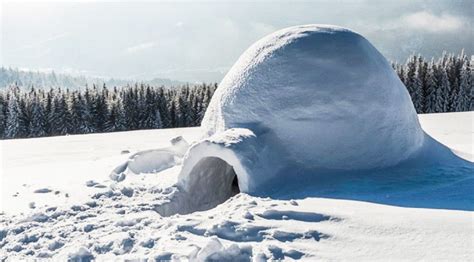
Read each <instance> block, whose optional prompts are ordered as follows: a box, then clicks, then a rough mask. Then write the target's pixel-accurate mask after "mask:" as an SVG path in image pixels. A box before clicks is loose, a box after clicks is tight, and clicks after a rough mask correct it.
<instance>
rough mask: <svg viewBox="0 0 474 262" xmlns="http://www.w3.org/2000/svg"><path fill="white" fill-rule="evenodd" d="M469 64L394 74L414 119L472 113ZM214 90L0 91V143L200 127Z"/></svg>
mask: <svg viewBox="0 0 474 262" xmlns="http://www.w3.org/2000/svg"><path fill="white" fill-rule="evenodd" d="M472 66H473V60H472V57H471V58H469V57H468V56H466V55H465V54H464V53H461V54H460V55H457V56H455V55H453V54H446V53H444V54H443V55H442V56H441V58H439V59H438V60H437V61H435V60H434V59H431V61H429V62H428V61H427V60H426V59H425V58H423V57H421V56H419V55H413V56H411V57H410V58H409V59H408V60H407V62H406V63H404V64H399V63H393V68H394V69H395V71H396V72H397V74H398V75H399V77H400V79H401V80H402V82H403V83H404V84H405V86H406V87H407V90H408V92H409V93H410V96H411V99H412V101H413V104H414V106H415V108H416V110H417V112H418V113H439V112H460V111H470V110H474V88H473V87H472V85H473V69H472ZM216 88H217V84H215V83H214V84H201V85H194V86H189V85H182V86H178V87H169V88H167V87H164V86H152V85H149V84H138V83H137V84H135V85H127V86H125V87H121V88H117V87H113V88H112V89H109V88H108V87H107V86H106V85H105V84H104V85H103V86H100V87H98V86H96V85H93V86H92V87H87V86H86V87H85V89H82V90H73V91H71V90H69V89H64V88H51V89H49V90H45V89H43V88H38V89H36V88H34V87H32V88H30V89H25V88H20V87H19V86H18V85H16V84H13V85H11V86H10V87H9V88H7V89H4V90H2V91H0V138H4V139H10V138H26V137H42V136H55V135H66V134H88V133H100V132H114V131H127V130H138V129H154V128H175V127H190V126H198V125H200V123H201V120H202V118H203V116H204V112H205V111H206V108H207V106H208V104H209V102H210V99H211V97H212V95H213V94H214V91H215V90H216Z"/></svg>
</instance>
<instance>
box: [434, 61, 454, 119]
mask: <svg viewBox="0 0 474 262" xmlns="http://www.w3.org/2000/svg"><path fill="white" fill-rule="evenodd" d="M450 94H451V87H450V84H449V79H448V74H447V72H446V68H444V67H441V68H440V79H439V86H438V95H437V97H438V99H439V103H440V107H439V108H437V111H436V112H448V106H449V102H450V97H451V96H450Z"/></svg>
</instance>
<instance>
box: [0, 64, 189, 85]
mask: <svg viewBox="0 0 474 262" xmlns="http://www.w3.org/2000/svg"><path fill="white" fill-rule="evenodd" d="M137 82H140V83H145V84H150V85H154V86H179V85H183V84H186V82H182V81H177V80H171V79H166V78H154V79H151V80H136V79H114V78H99V77H86V76H73V75H69V74H64V73H55V72H54V71H52V72H39V71H36V72H35V71H23V70H19V69H16V68H6V67H0V89H1V88H5V87H8V86H9V85H12V84H15V83H16V84H17V85H18V86H20V87H23V88H29V87H31V86H34V87H36V88H51V87H61V88H69V89H82V88H84V87H85V86H86V85H89V86H92V85H93V84H95V85H103V84H104V83H105V84H106V85H107V86H109V87H113V86H118V87H120V86H125V85H127V84H134V83H137Z"/></svg>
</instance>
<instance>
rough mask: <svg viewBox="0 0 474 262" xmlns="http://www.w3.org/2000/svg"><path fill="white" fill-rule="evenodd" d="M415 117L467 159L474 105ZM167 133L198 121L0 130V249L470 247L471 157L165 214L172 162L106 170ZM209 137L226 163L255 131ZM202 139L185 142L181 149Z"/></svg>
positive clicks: (261, 256)
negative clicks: (2, 133)
mask: <svg viewBox="0 0 474 262" xmlns="http://www.w3.org/2000/svg"><path fill="white" fill-rule="evenodd" d="M419 117H420V122H421V124H422V126H423V128H424V129H425V130H426V131H427V133H428V134H429V135H431V136H433V138H434V139H436V140H439V141H442V142H443V143H445V144H446V145H447V146H449V147H451V148H453V151H454V152H455V153H456V154H459V155H460V156H463V157H465V158H466V159H470V160H471V161H472V155H473V154H472V148H474V145H473V140H472V134H473V130H472V125H471V123H472V121H471V120H472V119H473V118H474V112H466V113H450V114H431V115H420V116H419ZM450 123H455V125H454V124H450ZM176 136H183V137H184V138H185V139H186V140H187V141H189V142H194V141H199V136H200V130H199V129H198V128H186V129H164V130H146V131H131V132H120V133H110V134H95V135H74V136H66V137H49V138H34V139H17V140H6V141H0V146H1V150H0V152H2V160H3V161H2V167H1V173H0V178H1V180H0V181H1V187H0V188H1V192H0V193H1V199H0V204H1V205H0V260H6V261H25V260H39V261H41V260H46V261H50V260H52V261H67V260H72V261H74V260H76V261H80V260H82V261H90V260H95V261H125V260H138V261H144V260H145V261H146V260H148V261H170V260H174V261H225V260H226V259H228V260H231V261H273V260H285V261H293V260H300V261H335V260H357V261H380V260H398V261H399V260H402V261H407V260H410V261H413V260H426V261H440V260H442V261H472V260H473V259H474V252H473V250H474V249H473V248H472V236H473V235H474V229H473V227H472V217H473V211H474V198H473V195H472V188H473V186H474V178H473V176H472V174H473V170H474V169H473V168H472V163H470V165H465V166H456V167H449V166H444V167H440V166H434V167H433V168H432V169H428V170H426V169H425V168H423V169H421V171H422V172H426V173H427V175H426V176H424V179H421V180H420V179H416V178H417V177H423V176H414V175H413V172H419V171H417V169H416V168H415V169H409V168H406V169H404V170H403V172H401V173H400V174H399V175H396V176H389V177H388V178H387V179H382V178H383V177H385V176H383V174H381V177H375V178H374V179H368V176H364V175H361V176H359V177H356V176H352V177H350V178H345V179H343V180H340V181H331V182H330V183H329V182H325V180H320V186H315V185H314V184H312V183H307V184H305V183H302V184H301V185H300V187H299V190H298V194H295V192H294V191H293V192H292V194H290V195H285V193H284V192H280V194H274V195H272V196H271V197H257V196H252V195H248V194H245V193H239V194H237V195H235V196H233V197H231V198H230V199H228V200H226V201H225V202H224V203H222V204H220V205H218V206H217V207H216V208H214V209H210V210H204V211H201V212H194V213H188V212H185V213H186V214H175V215H171V216H164V215H162V213H160V212H163V211H164V209H163V207H164V206H166V205H167V204H169V203H170V201H171V200H172V199H174V198H175V196H176V195H179V194H180V191H179V188H178V187H176V186H174V185H175V184H176V183H177V182H178V176H179V174H180V171H181V169H182V166H180V165H179V164H178V165H177V166H174V167H171V168H168V169H163V170H162V171H156V172H144V173H140V174H135V173H133V172H129V173H127V176H126V177H125V179H124V180H123V181H121V182H116V181H114V180H111V179H110V178H109V177H108V175H109V171H110V170H112V169H113V167H114V166H115V165H116V164H117V163H120V162H127V161H128V160H127V159H129V158H130V156H132V155H134V154H137V153H138V155H140V152H142V151H145V152H149V151H148V150H150V149H151V148H155V150H162V149H163V150H164V149H170V145H169V141H170V140H171V139H172V138H174V137H176ZM218 138H219V137H214V138H212V139H211V138H208V139H207V141H208V143H210V144H213V145H215V146H216V147H217V148H219V149H218V150H223V148H226V146H227V147H228V149H229V151H228V152H229V156H225V154H224V155H223V158H224V159H226V160H225V161H226V162H227V161H229V162H228V163H232V162H231V161H232V159H231V157H230V156H231V154H230V152H239V150H234V149H233V148H235V147H238V145H243V144H245V143H249V145H252V144H253V142H252V141H255V136H254V135H252V133H249V132H248V131H245V130H244V129H235V130H228V132H224V133H221V135H220V138H219V139H218ZM202 145H204V144H202ZM171 147H173V146H172V145H171ZM203 147H204V146H203ZM203 147H201V146H198V145H196V144H194V145H193V146H192V147H191V149H190V150H189V152H191V151H192V150H197V149H199V148H203ZM160 148H161V149H160ZM193 148H194V149H193ZM245 148H247V147H245ZM231 149H232V150H231ZM127 151H129V152H130V153H123V152H127ZM215 153H217V152H215ZM239 155H242V154H239ZM248 155H251V154H250V153H248ZM176 163H181V161H177V162H176ZM235 170H237V168H235ZM370 178H373V177H372V176H370ZM227 182H228V181H227ZM239 182H240V181H239ZM178 184H179V183H178ZM102 186H103V187H102ZM45 189H49V190H45ZM202 190H203V191H208V192H211V193H212V192H213V191H214V190H216V189H215V188H211V187H206V188H202ZM56 191H59V192H60V193H59V194H55V192H56ZM333 191H334V192H333ZM35 192H38V193H35ZM227 192H229V191H227ZM66 194H67V195H68V197H66ZM183 195H184V194H183ZM331 198H332V199H331ZM360 200H362V201H360ZM32 202H34V203H35V205H33V206H34V208H32V206H31V205H29V203H32ZM175 211H176V210H175ZM174 213H176V212H174ZM165 215H168V214H165Z"/></svg>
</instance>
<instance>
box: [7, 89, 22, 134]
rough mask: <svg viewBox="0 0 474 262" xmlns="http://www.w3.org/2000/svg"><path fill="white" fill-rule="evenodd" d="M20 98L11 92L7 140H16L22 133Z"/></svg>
mask: <svg viewBox="0 0 474 262" xmlns="http://www.w3.org/2000/svg"><path fill="white" fill-rule="evenodd" d="M19 114H20V113H19V106H18V97H17V94H16V92H15V91H10V94H9V99H8V114H7V121H6V127H5V138H15V137H17V135H18V133H19V132H20V121H19Z"/></svg>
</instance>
